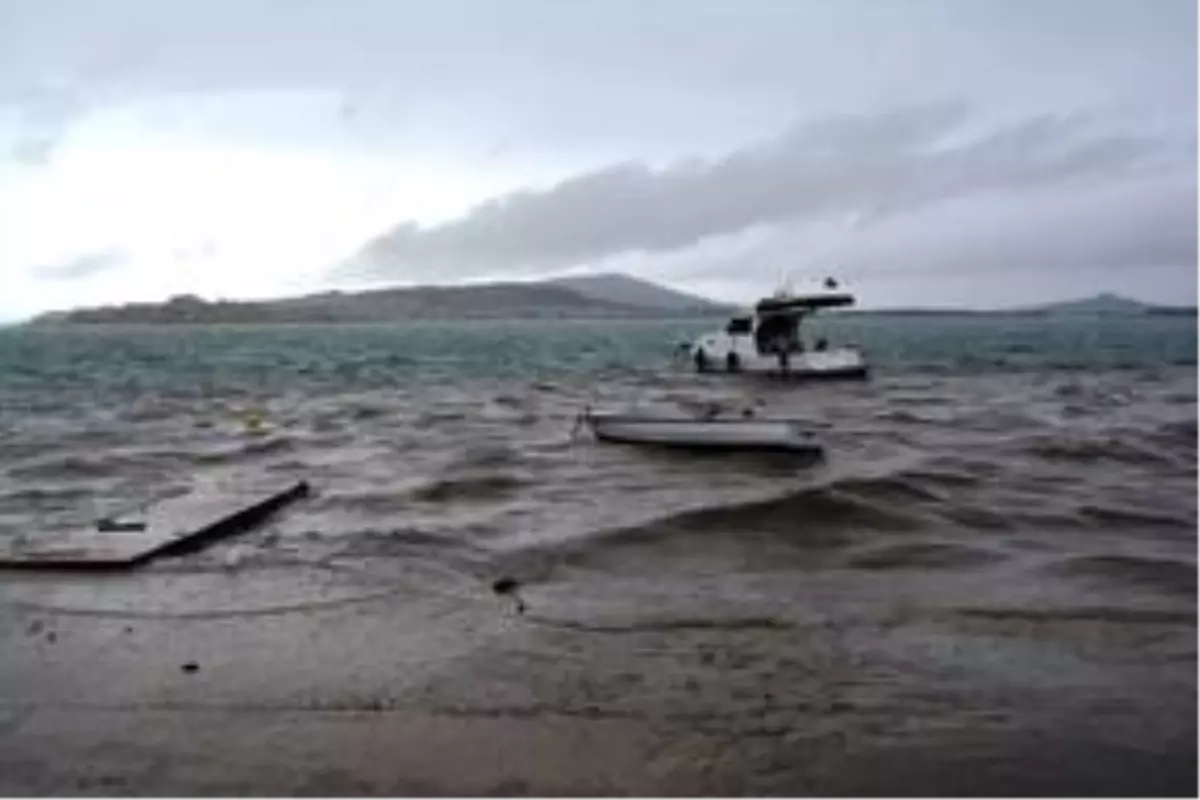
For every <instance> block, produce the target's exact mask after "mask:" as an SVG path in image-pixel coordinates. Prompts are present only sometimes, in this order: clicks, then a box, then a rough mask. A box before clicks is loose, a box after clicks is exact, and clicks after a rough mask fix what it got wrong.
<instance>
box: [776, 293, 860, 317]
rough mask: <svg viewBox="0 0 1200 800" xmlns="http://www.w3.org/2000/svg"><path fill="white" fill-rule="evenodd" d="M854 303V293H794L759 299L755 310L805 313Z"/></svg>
mask: <svg viewBox="0 0 1200 800" xmlns="http://www.w3.org/2000/svg"><path fill="white" fill-rule="evenodd" d="M852 305H854V295H851V294H846V293H844V292H842V293H837V294H834V293H830V294H807V295H794V296H791V297H768V298H764V299H763V300H759V301H758V305H756V306H755V307H754V310H755V311H756V312H757V313H759V314H764V313H767V314H778V313H797V314H803V313H806V312H808V311H813V310H815V309H818V308H839V307H841V306H852Z"/></svg>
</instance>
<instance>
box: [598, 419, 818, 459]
mask: <svg viewBox="0 0 1200 800" xmlns="http://www.w3.org/2000/svg"><path fill="white" fill-rule="evenodd" d="M588 423H589V425H590V427H591V429H592V433H593V434H594V435H595V436H596V438H597V439H600V440H602V441H608V442H620V443H624V444H643V445H656V446H660V447H677V448H685V449H689V450H719V451H775V452H792V453H807V454H819V453H821V452H822V447H821V445H820V444H819V443H818V442H817V441H816V440H815V439H813V437H812V434H811V433H810V432H808V431H804V430H802V429H801V428H800V427H799V426H798V425H797V424H796V423H794V422H791V421H787V420H754V419H750V420H745V419H718V420H698V419H697V420H692V419H686V418H681V419H673V418H656V417H636V416H629V415H620V414H608V415H595V416H591V417H589V418H588Z"/></svg>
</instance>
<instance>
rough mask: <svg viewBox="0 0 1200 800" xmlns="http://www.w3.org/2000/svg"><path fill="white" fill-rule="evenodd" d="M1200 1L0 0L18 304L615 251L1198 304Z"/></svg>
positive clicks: (13, 312) (689, 266)
mask: <svg viewBox="0 0 1200 800" xmlns="http://www.w3.org/2000/svg"><path fill="white" fill-rule="evenodd" d="M1196 17H1197V5H1196V3H1195V2H1194V0H1003V1H1001V0H906V2H904V3H892V2H884V1H883V0H838V2H836V3H835V2H829V0H737V1H736V2H735V0H722V1H721V2H718V1H717V0H654V2H642V1H640V0H605V2H588V3H564V2H560V0H505V2H503V3H498V2H487V0H439V2H436V3H434V2H430V1H429V0H423V1H422V2H418V1H417V0H203V1H202V2H200V1H199V0H197V1H196V2H192V1H191V0H175V1H174V2H170V3H164V2H160V1H159V0H107V2H105V3H102V4H101V3H95V2H92V0H0V320H14V319H21V318H25V317H28V316H29V315H32V314H35V313H37V312H40V311H45V310H49V309H61V308H70V307H77V306H81V305H98V304H106V303H120V302H130V301H154V300H163V299H166V298H167V297H169V296H171V295H175V294H182V293H194V294H198V295H201V296H203V297H206V298H210V299H216V298H264V297H276V296H284V295H295V294H302V293H307V292H316V291H325V290H328V289H334V288H336V289H343V290H354V289H360V288H375V287H381V286H391V285H412V284H419V283H460V282H472V281H484V280H507V279H517V280H528V279H537V278H543V277H552V276H556V275H563V274H586V273H596V272H608V271H614V270H620V271H624V272H628V273H629V274H632V275H635V276H638V277H643V278H647V279H650V280H654V281H657V282H660V283H663V284H665V285H668V286H671V287H674V288H678V289H681V290H684V291H689V292H693V293H697V294H701V295H704V296H708V297H711V298H713V299H716V300H722V301H730V302H745V301H749V300H752V299H754V298H757V297H760V296H763V295H766V294H770V293H771V292H773V291H774V290H775V289H776V288H778V286H779V285H780V283H781V282H788V283H791V284H793V285H802V284H803V283H804V282H805V281H807V280H810V279H816V278H821V277H824V276H825V275H827V274H832V275H835V276H837V277H838V278H840V279H841V280H842V281H843V282H844V283H845V284H846V285H847V286H848V287H850V288H851V289H852V290H853V291H854V292H855V293H856V294H857V295H858V297H859V299H860V302H861V304H862V305H863V306H864V307H887V306H913V305H923V306H963V307H974V308H989V307H1002V306H1010V305H1020V304H1023V303H1036V302H1043V301H1049V300H1060V299H1068V298H1073V297H1079V296H1084V295H1090V294H1095V293H1097V292H1102V291H1111V292H1117V293H1121V294H1125V295H1128V296H1131V297H1135V298H1138V299H1142V300H1146V301H1151V302H1167V303H1194V302H1195V300H1196V292H1197V236H1196V234H1197V200H1196V192H1197V163H1196V134H1197V107H1196V103H1197V85H1196V77H1197V54H1196V40H1197V18H1196Z"/></svg>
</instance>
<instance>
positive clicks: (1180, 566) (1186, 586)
mask: <svg viewBox="0 0 1200 800" xmlns="http://www.w3.org/2000/svg"><path fill="white" fill-rule="evenodd" d="M1046 571H1047V572H1048V573H1050V574H1053V575H1058V576H1063V577H1068V578H1084V579H1099V580H1103V581H1109V582H1116V583H1125V584H1136V585H1137V586H1139V587H1145V588H1151V589H1159V590H1162V591H1163V592H1165V593H1167V594H1178V595H1182V596H1186V597H1191V598H1194V597H1195V596H1196V564H1195V563H1191V562H1185V561H1178V560H1172V559H1164V558H1148V557H1143V556H1134V555H1125V554H1110V555H1097V556H1077V557H1074V558H1068V559H1066V560H1065V561H1062V562H1059V563H1057V564H1053V565H1051V566H1049V567H1047V568H1046Z"/></svg>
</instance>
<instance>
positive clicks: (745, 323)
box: [725, 317, 754, 336]
mask: <svg viewBox="0 0 1200 800" xmlns="http://www.w3.org/2000/svg"><path fill="white" fill-rule="evenodd" d="M753 330H754V320H752V319H751V318H750V317H734V318H733V319H731V320H729V324H728V325H726V326H725V332H726V333H728V334H729V335H730V336H737V335H743V336H744V335H746V334H749V333H750V332H751V331H753Z"/></svg>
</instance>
